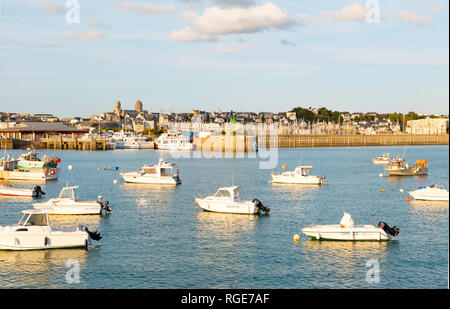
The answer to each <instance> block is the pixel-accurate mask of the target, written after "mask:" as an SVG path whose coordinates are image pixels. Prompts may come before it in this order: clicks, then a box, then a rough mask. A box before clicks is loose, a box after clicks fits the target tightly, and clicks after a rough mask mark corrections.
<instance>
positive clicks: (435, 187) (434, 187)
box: [430, 185, 444, 190]
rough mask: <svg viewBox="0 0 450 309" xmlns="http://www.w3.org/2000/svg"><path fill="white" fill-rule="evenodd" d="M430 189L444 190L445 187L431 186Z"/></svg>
mask: <svg viewBox="0 0 450 309" xmlns="http://www.w3.org/2000/svg"><path fill="white" fill-rule="evenodd" d="M430 188H433V189H440V190H444V188H443V187H441V186H438V185H431V186H430Z"/></svg>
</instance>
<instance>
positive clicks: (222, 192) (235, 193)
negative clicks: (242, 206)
mask: <svg viewBox="0 0 450 309" xmlns="http://www.w3.org/2000/svg"><path fill="white" fill-rule="evenodd" d="M214 196H215V197H228V198H239V196H240V193H239V186H232V187H223V188H220V189H219V190H217V192H216V194H215V195H214Z"/></svg>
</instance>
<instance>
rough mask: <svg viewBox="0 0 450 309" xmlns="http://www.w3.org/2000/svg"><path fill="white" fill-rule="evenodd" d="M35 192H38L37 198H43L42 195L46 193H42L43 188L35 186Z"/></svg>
mask: <svg viewBox="0 0 450 309" xmlns="http://www.w3.org/2000/svg"><path fill="white" fill-rule="evenodd" d="M33 191H34V192H36V197H41V196H42V195H45V192H44V191H42V189H41V186H35V187H34V188H33Z"/></svg>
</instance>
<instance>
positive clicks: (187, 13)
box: [178, 10, 198, 21]
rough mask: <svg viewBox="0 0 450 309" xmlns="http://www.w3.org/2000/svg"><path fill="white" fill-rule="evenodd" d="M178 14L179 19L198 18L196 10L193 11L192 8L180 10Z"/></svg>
mask: <svg viewBox="0 0 450 309" xmlns="http://www.w3.org/2000/svg"><path fill="white" fill-rule="evenodd" d="M178 16H179V17H180V18H181V19H184V20H188V21H190V20H195V19H197V18H198V14H197V12H196V11H193V10H189V11H184V12H181V13H180V14H178Z"/></svg>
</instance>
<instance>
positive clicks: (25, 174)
mask: <svg viewBox="0 0 450 309" xmlns="http://www.w3.org/2000/svg"><path fill="white" fill-rule="evenodd" d="M19 161H20V160H17V159H9V157H7V158H6V159H5V158H2V159H1V160H0V179H6V180H34V181H46V180H56V179H58V169H57V168H21V167H19Z"/></svg>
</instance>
